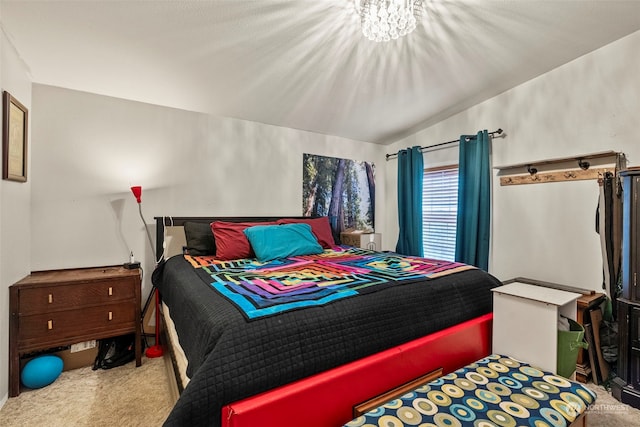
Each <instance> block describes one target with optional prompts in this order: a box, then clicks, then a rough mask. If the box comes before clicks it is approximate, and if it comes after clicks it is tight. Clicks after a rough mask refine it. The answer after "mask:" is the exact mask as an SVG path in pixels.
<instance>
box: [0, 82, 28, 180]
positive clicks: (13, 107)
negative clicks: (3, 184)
mask: <svg viewBox="0 0 640 427" xmlns="http://www.w3.org/2000/svg"><path fill="white" fill-rule="evenodd" d="M2 101H3V103H2V179H8V180H10V181H19V182H27V129H29V127H28V118H29V111H28V110H27V108H26V107H25V106H24V105H22V104H21V103H20V102H19V101H18V100H17V99H15V98H14V97H13V96H11V94H10V93H9V92H7V91H6V90H5V91H4V94H3V98H2Z"/></svg>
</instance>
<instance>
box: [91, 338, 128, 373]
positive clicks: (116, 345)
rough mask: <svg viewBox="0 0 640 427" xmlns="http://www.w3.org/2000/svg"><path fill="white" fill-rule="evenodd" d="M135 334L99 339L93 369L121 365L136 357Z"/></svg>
mask: <svg viewBox="0 0 640 427" xmlns="http://www.w3.org/2000/svg"><path fill="white" fill-rule="evenodd" d="M135 342H136V335H135V334H128V335H122V336H119V337H113V338H105V339H102V340H100V343H99V345H98V355H97V356H96V360H95V361H94V362H93V370H94V371H95V370H96V369H111V368H115V367H116V366H122V365H124V364H125V363H129V362H131V361H132V360H134V359H135V358H136V349H135Z"/></svg>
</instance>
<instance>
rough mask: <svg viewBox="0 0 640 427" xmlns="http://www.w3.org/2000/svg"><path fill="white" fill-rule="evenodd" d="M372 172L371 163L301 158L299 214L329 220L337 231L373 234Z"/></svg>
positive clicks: (323, 157) (372, 165) (373, 200)
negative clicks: (300, 206)
mask: <svg viewBox="0 0 640 427" xmlns="http://www.w3.org/2000/svg"><path fill="white" fill-rule="evenodd" d="M374 171H375V169H374V164H373V163H371V162H364V161H355V160H348V159H338V158H335V157H325V156H316V155H313V154H304V157H303V180H302V185H303V188H302V214H303V215H304V216H328V217H329V221H330V222H331V226H332V227H333V229H334V230H338V231H344V230H363V231H374V228H375V217H374V215H375V200H376V199H375V195H376V184H375V179H374V178H375V175H374Z"/></svg>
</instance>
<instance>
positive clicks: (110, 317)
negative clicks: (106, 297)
mask: <svg viewBox="0 0 640 427" xmlns="http://www.w3.org/2000/svg"><path fill="white" fill-rule="evenodd" d="M109 320H113V311H110V312H109Z"/></svg>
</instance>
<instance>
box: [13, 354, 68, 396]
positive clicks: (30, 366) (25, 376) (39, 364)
mask: <svg viewBox="0 0 640 427" xmlns="http://www.w3.org/2000/svg"><path fill="white" fill-rule="evenodd" d="M63 366H64V363H63V362H62V359H61V358H59V357H58V356H54V355H52V354H47V355H45V356H37V357H34V358H33V359H31V360H29V361H28V362H27V363H26V364H25V365H24V368H22V374H21V375H20V379H21V380H22V384H24V385H25V387H29V388H41V387H45V386H48V385H49V384H51V383H52V382H54V381H55V380H56V379H57V378H58V377H59V376H60V373H62V368H63Z"/></svg>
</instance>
